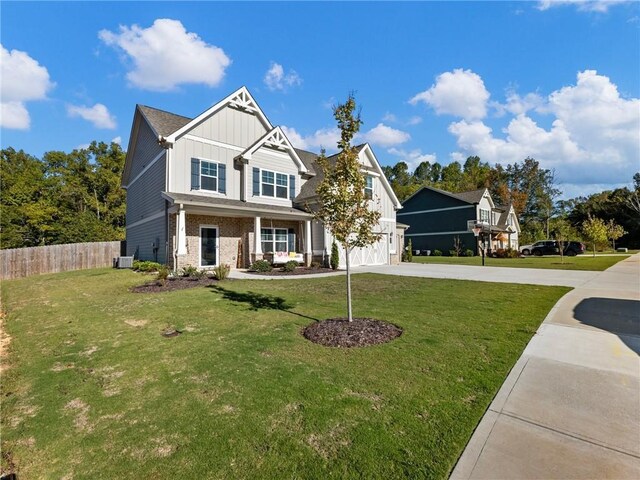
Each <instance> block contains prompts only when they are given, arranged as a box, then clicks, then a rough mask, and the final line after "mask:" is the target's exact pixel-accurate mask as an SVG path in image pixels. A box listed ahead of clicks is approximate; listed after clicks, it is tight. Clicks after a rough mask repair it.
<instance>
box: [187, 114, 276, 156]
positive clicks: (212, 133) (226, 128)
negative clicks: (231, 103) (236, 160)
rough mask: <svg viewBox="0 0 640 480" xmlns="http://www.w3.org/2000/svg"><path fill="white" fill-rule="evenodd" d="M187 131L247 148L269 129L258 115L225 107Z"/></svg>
mask: <svg viewBox="0 0 640 480" xmlns="http://www.w3.org/2000/svg"><path fill="white" fill-rule="evenodd" d="M187 133H188V134H189V135H195V136H198V137H202V138H207V139H209V140H216V141H218V142H223V143H229V144H231V145H236V146H239V147H244V148H246V147H248V146H249V145H251V144H252V143H254V142H255V141H256V140H258V139H259V138H260V137H262V136H263V135H264V134H265V133H267V130H266V129H265V127H264V126H263V125H262V123H261V122H260V119H259V118H258V117H257V116H256V115H253V114H251V113H248V112H242V111H240V110H237V109H235V108H231V107H224V108H223V109H221V110H220V111H218V112H216V113H214V114H213V115H212V116H211V117H209V118H207V119H205V120H204V121H203V122H202V123H200V124H199V125H197V126H195V127H194V128H193V129H191V130H190V131H189V132H187Z"/></svg>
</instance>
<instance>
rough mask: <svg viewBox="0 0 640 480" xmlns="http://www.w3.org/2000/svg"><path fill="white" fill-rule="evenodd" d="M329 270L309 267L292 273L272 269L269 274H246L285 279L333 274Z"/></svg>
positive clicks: (331, 270) (299, 268)
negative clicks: (295, 276)
mask: <svg viewBox="0 0 640 480" xmlns="http://www.w3.org/2000/svg"><path fill="white" fill-rule="evenodd" d="M335 271H336V270H333V269H331V268H311V267H298V268H296V269H295V270H294V271H293V272H283V271H282V270H280V269H279V268H274V269H273V270H271V271H270V272H251V271H247V273H251V274H253V275H263V276H267V277H287V276H291V275H313V274H315V273H331V272H335Z"/></svg>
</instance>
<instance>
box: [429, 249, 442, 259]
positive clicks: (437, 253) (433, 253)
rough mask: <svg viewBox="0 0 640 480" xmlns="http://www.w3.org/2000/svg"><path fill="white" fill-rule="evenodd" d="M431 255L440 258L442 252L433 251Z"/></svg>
mask: <svg viewBox="0 0 640 480" xmlns="http://www.w3.org/2000/svg"><path fill="white" fill-rule="evenodd" d="M431 255H433V256H434V257H441V256H442V252H441V251H440V250H434V251H433V252H432V253H431Z"/></svg>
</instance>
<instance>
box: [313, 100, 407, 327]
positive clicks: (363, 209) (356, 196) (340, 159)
mask: <svg viewBox="0 0 640 480" xmlns="http://www.w3.org/2000/svg"><path fill="white" fill-rule="evenodd" d="M355 110H356V102H355V99H354V96H353V94H350V95H349V97H348V98H347V101H346V102H345V103H344V104H341V105H338V106H337V107H335V108H334V109H333V116H334V118H335V119H336V121H337V123H338V128H339V129H340V141H339V142H338V150H339V152H338V154H337V156H336V159H335V162H329V160H328V159H327V158H326V156H325V154H324V152H321V154H320V157H319V158H318V164H319V165H320V168H321V169H322V172H323V175H324V178H323V179H322V181H321V183H320V185H319V186H318V189H317V193H318V201H319V206H318V209H317V210H316V211H315V212H314V213H313V215H314V218H315V219H316V220H319V221H321V222H322V223H323V224H324V225H325V227H326V228H327V229H328V230H329V232H331V234H332V235H333V237H334V238H335V239H336V240H337V241H338V242H339V243H340V244H341V245H342V247H343V248H344V250H345V256H346V263H347V317H348V319H349V322H351V321H353V314H352V308H351V270H350V265H349V263H350V259H349V256H350V254H351V251H352V250H353V249H354V248H358V247H366V246H367V245H371V244H372V243H374V242H376V241H377V240H378V239H379V237H380V236H379V235H377V234H374V233H373V227H374V226H375V225H377V224H378V222H379V220H380V212H379V211H378V209H371V208H370V202H371V201H370V200H369V199H367V197H366V196H365V191H364V189H365V185H366V179H365V176H364V174H363V173H362V171H361V168H362V166H361V165H360V162H359V161H358V151H357V150H356V149H355V148H354V147H352V146H351V140H352V139H353V137H354V135H355V134H356V133H358V131H359V130H360V125H361V124H362V121H361V120H360V114H359V113H358V114H355V113H354V112H355ZM405 166H406V165H405Z"/></svg>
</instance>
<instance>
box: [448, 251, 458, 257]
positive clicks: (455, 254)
mask: <svg viewBox="0 0 640 480" xmlns="http://www.w3.org/2000/svg"><path fill="white" fill-rule="evenodd" d="M449 256H450V257H457V256H458V252H456V251H455V250H449Z"/></svg>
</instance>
